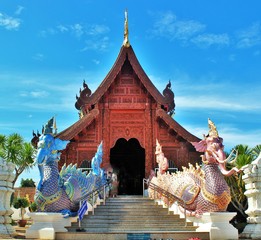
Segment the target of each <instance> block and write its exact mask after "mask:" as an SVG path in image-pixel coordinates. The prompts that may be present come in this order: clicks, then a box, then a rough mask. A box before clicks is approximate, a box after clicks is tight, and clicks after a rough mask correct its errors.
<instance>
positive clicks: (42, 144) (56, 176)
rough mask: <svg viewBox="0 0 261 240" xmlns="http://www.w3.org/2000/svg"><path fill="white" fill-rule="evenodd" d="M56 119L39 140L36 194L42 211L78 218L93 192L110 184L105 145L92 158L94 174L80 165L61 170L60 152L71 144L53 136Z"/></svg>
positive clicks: (50, 121) (50, 123) (50, 122)
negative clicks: (38, 178)
mask: <svg viewBox="0 0 261 240" xmlns="http://www.w3.org/2000/svg"><path fill="white" fill-rule="evenodd" d="M52 125H53V119H51V120H49V121H48V123H47V124H46V125H45V127H44V129H43V134H42V135H41V136H40V137H39V141H38V144H37V148H38V152H37V156H36V161H37V164H38V168H39V172H40V181H39V184H38V186H37V190H36V194H35V202H36V204H37V211H38V212H61V213H63V214H65V215H68V216H74V215H76V214H77V211H78V209H79V204H80V201H82V200H88V197H89V193H90V192H91V191H93V190H94V189H97V188H99V187H100V186H101V185H102V184H104V183H106V175H105V173H104V170H103V169H101V168H100V164H101V162H102V155H103V152H102V142H101V143H100V145H99V146H98V149H97V152H96V154H95V156H94V157H93V159H92V162H91V166H92V171H91V172H89V173H88V175H86V173H84V172H82V171H81V170H80V169H77V168H76V165H72V164H70V165H69V166H67V167H66V166H65V165H64V166H63V167H62V169H61V171H60V172H59V171H58V161H59V159H60V150H63V149H65V148H66V145H67V144H68V142H69V141H64V140H61V139H59V138H55V137H54V136H53V133H52Z"/></svg>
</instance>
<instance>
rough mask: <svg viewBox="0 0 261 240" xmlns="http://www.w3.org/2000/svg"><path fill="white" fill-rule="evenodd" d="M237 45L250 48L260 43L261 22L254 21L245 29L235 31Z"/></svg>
mask: <svg viewBox="0 0 261 240" xmlns="http://www.w3.org/2000/svg"><path fill="white" fill-rule="evenodd" d="M237 40H238V43H237V47H238V48H250V47H253V46H256V45H261V24H260V22H255V23H253V24H252V25H251V26H249V27H248V28H247V29H244V30H241V31H238V32H237Z"/></svg>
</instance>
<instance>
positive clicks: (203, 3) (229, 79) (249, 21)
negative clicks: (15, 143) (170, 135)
mask: <svg viewBox="0 0 261 240" xmlns="http://www.w3.org/2000/svg"><path fill="white" fill-rule="evenodd" d="M126 8H127V9H128V16H129V39H130V43H131V45H132V47H133V49H134V51H135V53H136V55H137V57H138V59H139V61H140V63H141V65H142V66H143V68H144V70H145V72H146V73H147V75H148V76H149V78H150V79H151V80H152V82H153V83H154V85H155V86H156V87H157V88H158V89H159V90H160V92H162V91H163V89H164V88H165V86H166V84H167V82H168V80H169V79H170V80H171V83H172V90H173V92H174V93H175V102H176V114H175V116H174V119H175V120H176V121H177V122H179V123H180V124H181V125H182V126H183V127H185V128H186V129H187V130H188V131H190V132H191V133H192V134H194V135H196V136H198V137H200V138H201V137H202V134H204V133H207V132H208V126H207V119H208V118H211V119H212V120H213V121H214V122H215V124H216V126H217V129H218V131H219V134H220V136H221V137H223V138H224V144H225V150H226V151H229V150H230V149H231V148H232V147H233V146H235V145H237V144H247V145H249V146H250V147H254V146H255V145H257V144H260V143H261V140H260V139H261V101H260V93H261V84H260V79H261V15H260V9H261V2H260V1H259V0H252V1H244V0H230V1H225V0H220V1H207V0H200V1H199V0H190V1H189V0H182V1H181V0H180V1H164V3H163V1H156V0H155V1H145V0H140V1H119V0H116V1H107V0H103V1H101V0H89V1H88V0H86V1H71V0H67V1H62V0H59V1H50V0H45V1H40V0H39V1H33V0H31V1H22V0H20V1H16V0H12V1H10V0H1V4H0V56H1V57H0V84H1V87H0V133H1V134H6V135H8V134H11V133H14V132H16V133H20V134H21V135H22V136H23V137H24V138H25V140H26V141H30V139H31V136H32V135H31V133H32V130H37V129H38V130H41V126H42V125H43V124H44V123H45V122H46V121H47V120H48V119H49V118H50V117H52V116H54V115H55V116H56V118H57V125H58V131H62V130H64V129H65V128H67V127H68V126H70V125H71V124H73V123H74V122H75V121H77V119H78V113H77V110H76V109H75V108H74V103H75V95H76V93H78V91H79V88H80V87H81V86H82V82H83V79H85V80H86V82H87V84H88V86H89V88H90V89H91V90H92V91H93V92H94V91H95V90H96V88H97V87H98V85H99V84H100V83H101V81H102V80H103V79H104V77H105V76H106V74H107V73H108V72H109V70H110V69H111V67H112V65H113V64H114V62H115V60H116V58H117V55H118V53H119V50H120V48H121V46H122V42H123V30H124V11H125V9H126ZM37 174H38V173H37V172H35V171H32V172H31V173H30V174H29V177H30V176H31V177H34V176H36V175H37ZM27 175H28V173H27ZM27 175H26V176H27ZM24 177H25V175H24Z"/></svg>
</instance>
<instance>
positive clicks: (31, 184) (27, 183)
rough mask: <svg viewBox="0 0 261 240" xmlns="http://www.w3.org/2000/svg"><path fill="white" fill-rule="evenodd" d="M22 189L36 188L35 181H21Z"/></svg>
mask: <svg viewBox="0 0 261 240" xmlns="http://www.w3.org/2000/svg"><path fill="white" fill-rule="evenodd" d="M21 187H35V182H34V181H33V179H32V178H30V179H29V178H27V179H23V178H22V180H21Z"/></svg>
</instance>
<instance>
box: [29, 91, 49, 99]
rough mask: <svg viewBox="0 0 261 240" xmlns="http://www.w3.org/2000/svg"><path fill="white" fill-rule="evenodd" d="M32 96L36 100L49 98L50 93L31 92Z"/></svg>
mask: <svg viewBox="0 0 261 240" xmlns="http://www.w3.org/2000/svg"><path fill="white" fill-rule="evenodd" d="M30 95H31V96H32V97H34V98H44V97H47V96H48V95H49V93H48V92H46V91H44V90H41V91H31V92H30Z"/></svg>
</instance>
